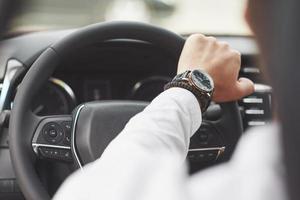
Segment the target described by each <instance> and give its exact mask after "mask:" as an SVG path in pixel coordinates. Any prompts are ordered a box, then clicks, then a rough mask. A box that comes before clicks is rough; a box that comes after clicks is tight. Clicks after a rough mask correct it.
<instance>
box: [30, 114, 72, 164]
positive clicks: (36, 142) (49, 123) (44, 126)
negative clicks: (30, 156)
mask: <svg viewBox="0 0 300 200" xmlns="http://www.w3.org/2000/svg"><path fill="white" fill-rule="evenodd" d="M71 133H72V117H71V116H59V117H48V118H45V119H43V120H42V121H41V122H40V124H39V125H38V127H37V129H36V131H35V134H34V137H33V140H32V147H33V150H34V152H35V154H36V155H37V156H38V157H39V158H42V159H48V160H56V161H65V162H72V161H73V157H72V152H71Z"/></svg>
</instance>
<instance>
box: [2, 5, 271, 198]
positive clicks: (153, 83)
mask: <svg viewBox="0 0 300 200" xmlns="http://www.w3.org/2000/svg"><path fill="white" fill-rule="evenodd" d="M149 2H151V3H152V4H153V5H156V6H158V7H159V8H160V9H165V10H167V11H168V12H170V11H169V10H170V9H171V10H172V7H171V5H168V4H166V5H165V4H162V3H161V2H164V1H153V2H152V1H149ZM159 2H160V3H161V4H159ZM152 4H151V5H152ZM160 6H161V7H163V8H161V7H160ZM164 6H165V7H164ZM193 33H194V32H189V33H186V32H173V31H169V30H166V29H165V28H164V27H158V26H156V25H150V24H146V23H143V22H131V21H114V22H104V23H103V22H100V23H96V24H93V25H88V26H81V27H76V28H63V29H61V28H60V29H54V30H52V29H49V30H47V29H46V30H38V31H36V30H34V29H32V30H29V31H28V30H26V31H21V32H15V33H14V34H8V35H6V37H4V38H3V39H2V40H1V41H0V46H1V53H0V81H1V84H0V86H1V87H0V88H1V95H0V111H1V115H0V199H15V200H18V199H24V196H23V194H22V192H23V190H24V188H25V187H22V192H21V189H20V186H19V184H25V182H22V183H19V182H18V181H19V180H21V181H22V180H23V179H25V177H21V178H20V179H18V181H17V180H16V177H17V176H19V175H20V173H22V174H26V176H32V177H33V178H32V180H28V184H29V183H30V184H31V185H28V187H33V186H35V185H37V184H40V185H42V186H40V187H41V188H43V189H39V188H38V187H37V188H36V190H39V191H36V193H37V194H36V195H41V196H43V195H44V193H47V195H49V196H53V195H54V194H55V192H56V191H57V189H58V187H59V186H60V185H61V183H62V182H63V181H64V180H65V179H66V178H67V177H68V176H69V175H70V174H71V173H72V172H74V171H75V170H76V169H79V168H82V167H83V166H84V165H85V164H87V163H89V162H92V161H94V160H95V159H97V158H99V157H100V156H101V153H102V152H103V150H104V149H105V147H106V146H107V145H108V144H109V142H110V141H111V140H112V139H113V138H114V137H115V136H116V135H117V134H118V133H119V132H120V131H121V130H122V128H123V127H124V126H125V124H126V122H127V121H128V120H129V119H130V118H131V117H132V116H133V115H135V114H136V113H138V112H140V111H142V110H143V109H144V108H145V106H147V105H148V104H149V103H150V102H151V101H152V100H153V99H154V98H155V97H156V96H158V95H159V94H160V93H161V92H163V90H164V85H165V84H166V83H168V82H169V81H170V80H172V78H173V77H174V76H175V75H176V66H177V62H178V58H179V55H180V50H181V49H182V46H183V44H184V41H185V39H186V38H187V37H188V36H189V35H191V34H193ZM210 35H211V36H214V37H216V38H217V39H218V40H221V41H225V42H228V43H229V45H230V46H231V47H232V48H234V49H236V50H238V51H239V52H241V56H242V65H241V69H240V76H242V77H247V78H249V79H251V80H252V81H253V82H254V83H255V92H254V93H253V94H251V95H250V96H247V97H245V98H243V99H240V100H239V101H237V102H228V103H223V104H218V103H215V102H212V103H211V105H210V106H209V108H208V110H207V111H206V113H205V114H204V116H203V119H204V121H203V123H202V125H201V127H200V128H199V130H198V131H197V132H196V133H195V134H194V136H193V137H192V138H191V143H190V149H189V153H188V156H187V162H188V163H189V167H190V173H191V174H193V173H195V172H198V171H200V170H203V169H205V168H208V167H211V166H214V165H217V164H219V163H222V162H226V161H227V160H229V158H230V157H231V155H232V152H233V150H234V147H235V145H236V143H237V141H238V139H239V137H240V136H241V134H243V133H244V132H245V130H247V129H249V128H250V127H255V126H262V125H265V124H267V123H268V122H269V121H270V119H271V117H272V114H271V113H272V108H273V105H272V88H271V87H270V86H269V85H268V82H267V81H266V80H265V78H264V77H263V76H262V73H261V66H258V61H257V59H258V56H259V52H258V49H257V46H256V43H255V40H254V38H253V36H251V35H239V34H220V33H213V32H212V33H210ZM17 91H18V93H17ZM79 113H80V115H79ZM11 125H12V126H11ZM75 129H76V133H75V131H74V130H75ZM85 132H91V133H85ZM95 132H100V133H101V134H100V136H99V134H98V135H97V134H96V133H95ZM75 134H76V137H75ZM22 135H23V136H22ZM22 137H24V138H22ZM11 139H14V141H11ZM22 152H23V154H21V153H22ZM12 156H13V157H12ZM23 161H24V162H23ZM18 162H20V163H19V164H18V165H17V166H16V163H18ZM21 162H23V164H22V163H21ZM13 163H14V166H13ZM23 165H24V166H23ZM32 174H34V175H32ZM27 178H28V177H27ZM36 180H39V182H37V181H36ZM30 181H31V182H30ZM30 192H31V191H29V192H28V193H30ZM42 194H43V195H42Z"/></svg>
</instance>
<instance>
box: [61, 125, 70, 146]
mask: <svg viewBox="0 0 300 200" xmlns="http://www.w3.org/2000/svg"><path fill="white" fill-rule="evenodd" d="M61 125H62V127H63V129H64V132H65V137H64V140H63V143H64V145H68V146H69V145H71V132H72V122H70V121H66V122H62V123H61Z"/></svg>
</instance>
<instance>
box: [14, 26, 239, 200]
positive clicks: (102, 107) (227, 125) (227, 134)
mask: <svg viewBox="0 0 300 200" xmlns="http://www.w3.org/2000/svg"><path fill="white" fill-rule="evenodd" d="M115 39H129V40H139V41H144V42H148V43H151V44H154V45H156V46H157V47H159V48H160V49H162V50H164V51H166V52H168V53H170V55H172V56H174V58H176V59H178V58H179V55H180V53H181V50H182V47H183V45H184V42H185V40H184V39H183V38H182V37H180V36H178V35H177V34H175V33H172V32H170V31H167V30H164V29H161V28H158V27H154V26H151V25H147V24H142V23H134V22H110V23H100V24H94V25H90V26H87V27H84V28H81V29H79V30H77V31H75V32H74V33H72V34H70V35H68V36H67V37H65V38H63V39H62V40H60V41H58V42H57V43H55V44H53V45H52V46H50V47H49V48H47V49H46V50H45V51H44V52H43V53H42V54H41V55H40V56H39V58H38V59H37V60H36V61H35V62H34V64H33V65H32V66H31V68H30V69H29V71H28V72H27V74H26V75H25V77H24V79H23V81H22V83H21V84H20V87H19V88H18V91H17V94H16V97H15V99H14V106H13V109H12V113H11V118H10V125H9V140H10V143H9V144H10V152H11V158H12V163H13V166H14V170H15V174H16V177H17V179H18V183H19V186H20V188H21V190H22V192H23V194H24V196H25V197H26V198H27V199H32V200H35V199H50V195H49V193H48V192H47V190H46V189H45V187H44V186H43V185H42V183H41V181H40V179H39V177H38V174H37V172H36V170H35V163H36V160H37V158H39V157H40V156H43V157H46V158H48V159H53V160H55V161H59V160H63V161H65V162H70V163H73V164H74V163H75V164H76V166H77V168H82V167H83V166H84V165H85V164H87V163H89V162H92V161H94V160H95V159H97V158H99V157H100V156H101V154H102V152H103V151H104V149H105V148H106V146H107V145H108V143H109V142H110V141H111V140H112V139H113V138H114V137H115V136H116V135H117V134H118V133H119V132H120V131H121V130H122V129H123V127H124V126H125V124H126V123H127V121H128V120H129V119H130V118H131V117H132V116H134V115H135V114H136V113H138V112H140V111H142V110H143V109H144V108H145V106H147V103H144V102H138V101H104V102H101V101H100V102H91V103H84V104H82V105H80V106H78V107H77V108H76V109H75V110H74V111H73V114H72V115H61V116H44V117H40V116H37V115H35V114H34V113H33V112H32V111H31V102H32V101H33V99H34V98H35V95H36V94H37V92H38V91H39V89H41V87H42V86H43V84H45V83H46V82H47V80H48V79H49V77H50V76H51V74H52V73H53V71H54V70H55V68H56V67H57V66H58V64H59V63H60V62H61V60H62V59H63V58H66V56H67V55H69V54H70V53H71V52H74V51H76V50H78V49H80V48H82V47H86V46H88V45H92V44H96V43H101V42H105V41H108V40H115ZM174 67H175V66H174ZM221 107H222V117H221V118H220V119H218V120H216V121H213V122H210V123H213V124H214V125H215V127H216V128H217V129H218V130H219V132H220V133H221V134H222V136H223V137H224V138H225V140H224V141H225V146H226V153H227V154H228V155H230V154H231V152H232V150H233V147H234V145H235V143H236V142H237V140H238V138H239V137H240V135H241V133H242V123H241V116H240V112H239V109H238V107H237V103H236V102H229V103H224V104H221ZM83 170H84V169H83Z"/></svg>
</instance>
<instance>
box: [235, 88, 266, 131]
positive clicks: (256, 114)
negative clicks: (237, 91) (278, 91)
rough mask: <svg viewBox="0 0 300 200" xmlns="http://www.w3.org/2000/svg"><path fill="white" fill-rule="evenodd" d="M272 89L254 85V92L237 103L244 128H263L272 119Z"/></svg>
mask: <svg viewBox="0 0 300 200" xmlns="http://www.w3.org/2000/svg"><path fill="white" fill-rule="evenodd" d="M271 103H272V89H271V87H270V86H268V85H263V84H255V92H254V93H253V94H252V95H250V96H247V97H245V98H243V99H242V100H240V101H239V105H240V110H241V112H242V116H243V123H244V128H245V129H247V128H248V127H253V126H263V125H265V124H267V123H268V121H270V120H271V117H272V105H271Z"/></svg>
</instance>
